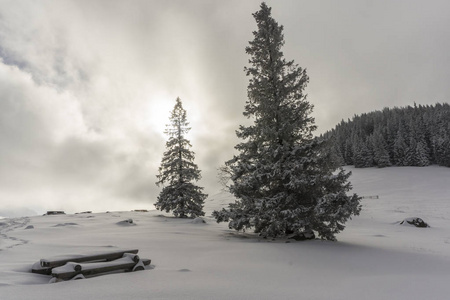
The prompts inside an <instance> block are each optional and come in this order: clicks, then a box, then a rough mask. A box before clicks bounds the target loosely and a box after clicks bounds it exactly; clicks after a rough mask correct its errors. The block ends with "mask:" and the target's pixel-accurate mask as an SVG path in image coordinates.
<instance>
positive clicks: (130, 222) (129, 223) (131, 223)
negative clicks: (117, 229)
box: [116, 219, 136, 226]
mask: <svg viewBox="0 0 450 300" xmlns="http://www.w3.org/2000/svg"><path fill="white" fill-rule="evenodd" d="M116 224H117V225H121V226H136V223H134V221H133V219H126V220H123V221H119V222H117V223H116Z"/></svg>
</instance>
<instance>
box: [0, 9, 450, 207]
mask: <svg viewBox="0 0 450 300" xmlns="http://www.w3.org/2000/svg"><path fill="white" fill-rule="evenodd" d="M259 4H260V1H253V0H246V1H241V0H228V1H213V0H209V1H208V0H171V1H151V0H145V1H144V0H142V1H139V0H134V1H113V0H104V1H95V0H94V1H88V0H80V1H66V0H58V1H50V0H49V1H40V0H29V1H26V0H0V206H1V209H3V210H5V209H17V208H19V207H27V208H30V209H33V210H35V211H36V212H39V213H41V212H43V211H45V210H51V209H62V210H66V211H68V212H76V211H83V210H93V211H105V210H118V209H125V210H130V209H138V208H153V206H152V203H153V202H155V200H156V197H157V195H158V193H159V191H160V189H159V188H158V187H157V186H156V185H155V184H154V183H155V181H156V174H157V170H158V166H159V164H160V161H161V158H162V154H163V152H164V148H165V141H166V138H167V137H166V136H164V134H163V131H164V128H165V124H167V123H168V117H169V112H170V110H171V109H172V108H173V106H174V105H175V99H176V97H180V98H181V100H182V101H183V105H184V107H185V109H186V110H187V113H188V120H189V121H190V123H191V127H192V130H191V132H190V134H189V138H190V140H191V142H192V144H193V150H194V151H195V153H196V163H197V165H198V166H199V168H200V169H201V170H202V175H203V179H202V180H201V181H200V182H199V183H198V184H199V185H200V186H204V187H205V191H206V193H209V194H210V195H213V194H215V193H217V192H218V191H219V190H220V188H221V187H220V185H219V184H218V181H217V175H216V173H217V168H218V167H219V166H220V165H222V164H223V162H224V161H225V160H227V159H229V158H231V156H232V155H233V151H234V150H233V147H234V145H235V144H236V142H237V139H236V137H235V130H236V129H237V128H238V125H239V124H242V123H243V122H246V119H245V118H244V117H243V115H242V111H243V108H244V104H245V101H246V89H247V83H248V78H246V76H245V74H244V71H243V68H244V66H245V65H246V64H247V61H248V57H247V55H246V54H245V50H244V49H245V47H246V46H247V44H248V41H249V40H251V39H252V31H253V30H255V28H256V25H255V22H254V19H253V17H252V15H251V14H252V13H253V12H255V11H257V10H258V9H259ZM267 4H268V5H269V6H271V7H272V15H273V17H274V18H275V19H276V20H277V21H278V22H279V24H282V25H283V26H284V28H285V29H284V34H285V41H286V44H285V47H284V54H285V57H286V59H288V60H294V61H295V62H296V63H297V64H299V65H300V66H302V67H304V68H307V70H308V74H309V76H310V84H309V86H308V88H307V93H308V99H309V101H310V102H311V103H312V104H314V106H315V109H314V117H315V118H316V123H317V125H318V126H319V129H318V133H320V132H324V131H326V130H328V129H331V128H332V127H334V126H335V125H336V124H337V123H338V122H339V121H340V120H342V119H347V118H351V117H352V116H353V115H354V114H360V113H364V112H369V111H373V110H377V109H382V108H383V107H386V106H388V107H393V106H405V105H410V104H413V103H414V102H416V103H418V104H419V103H420V104H434V103H436V102H448V101H449V94H450V84H449V82H448V81H449V78H450V35H449V33H448V30H449V28H450V15H449V11H450V5H449V4H448V1H444V0H443V1H420V0H417V1H413V0H404V1H401V0H399V1H361V0H352V1H299V0H291V1H288V0H278V1H267Z"/></svg>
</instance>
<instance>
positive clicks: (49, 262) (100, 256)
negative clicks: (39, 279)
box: [40, 249, 139, 268]
mask: <svg viewBox="0 0 450 300" xmlns="http://www.w3.org/2000/svg"><path fill="white" fill-rule="evenodd" d="M138 252H139V250H138V249H132V250H121V251H114V252H106V253H105V252H103V253H97V254H92V255H72V256H65V257H63V258H55V259H41V261H40V264H41V267H42V268H55V267H60V266H63V265H65V264H66V263H68V262H79V263H81V262H89V261H92V262H93V261H97V262H98V261H110V260H115V259H118V258H121V257H123V255H124V254H125V253H133V254H137V253H138Z"/></svg>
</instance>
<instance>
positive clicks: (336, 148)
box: [324, 103, 450, 168]
mask: <svg viewBox="0 0 450 300" xmlns="http://www.w3.org/2000/svg"><path fill="white" fill-rule="evenodd" d="M324 137H325V138H330V140H331V142H332V144H333V152H334V154H335V155H336V156H337V158H338V160H339V163H340V164H341V165H354V166H355V167H356V168H366V167H373V166H377V167H379V168H383V167H388V166H428V165H432V164H436V165H440V166H447V167H450V105H449V104H448V103H442V104H441V103H437V104H435V105H425V106H424V105H416V104H415V103H414V105H413V106H407V107H400V108H399V107H394V108H392V109H391V108H384V109H383V110H382V111H374V112H370V113H364V114H362V115H355V116H354V117H353V119H352V120H350V119H349V120H348V121H344V120H342V121H341V123H339V124H338V125H337V126H336V127H335V128H334V129H333V130H331V131H328V132H326V133H325V134H324Z"/></svg>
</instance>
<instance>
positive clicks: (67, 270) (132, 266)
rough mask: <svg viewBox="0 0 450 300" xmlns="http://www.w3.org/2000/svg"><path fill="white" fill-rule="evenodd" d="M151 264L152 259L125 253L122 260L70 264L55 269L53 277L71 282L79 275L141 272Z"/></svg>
mask: <svg viewBox="0 0 450 300" xmlns="http://www.w3.org/2000/svg"><path fill="white" fill-rule="evenodd" d="M136 257H137V259H136ZM150 263H151V260H150V259H139V257H138V256H137V255H135V254H133V253H125V254H124V255H123V257H122V258H119V259H116V260H113V261H107V262H93V263H81V264H75V263H73V262H68V263H67V264H65V265H64V266H61V267H57V268H54V269H53V270H52V274H51V275H52V277H55V278H56V279H59V280H69V279H72V278H74V277H76V276H77V275H79V274H81V275H83V276H94V275H98V274H103V273H109V272H114V271H119V270H124V271H140V270H144V269H145V266H148V265H150ZM76 266H79V268H78V270H76V269H75V268H76Z"/></svg>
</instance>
